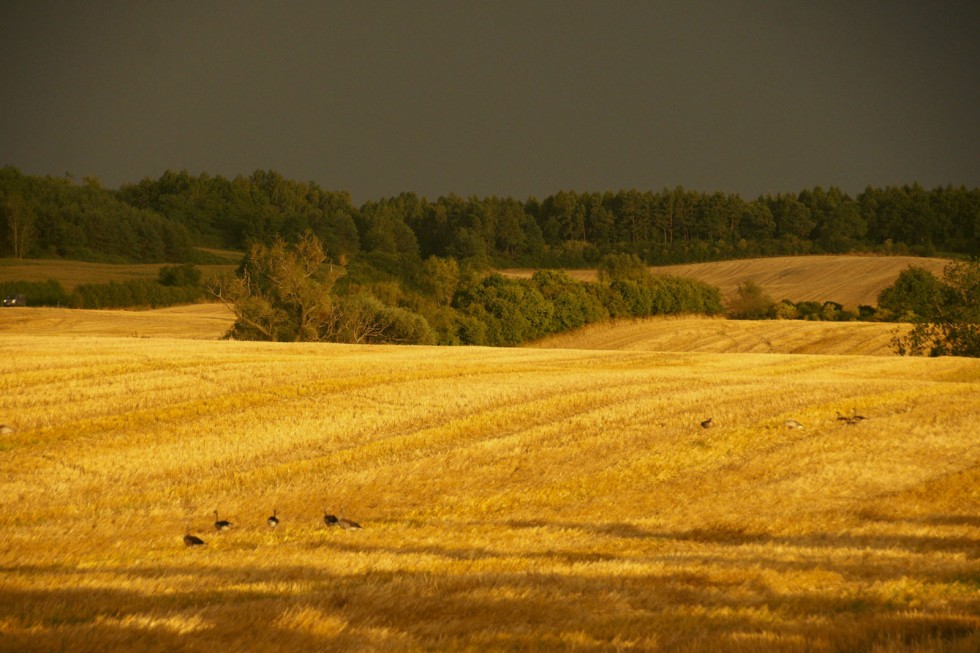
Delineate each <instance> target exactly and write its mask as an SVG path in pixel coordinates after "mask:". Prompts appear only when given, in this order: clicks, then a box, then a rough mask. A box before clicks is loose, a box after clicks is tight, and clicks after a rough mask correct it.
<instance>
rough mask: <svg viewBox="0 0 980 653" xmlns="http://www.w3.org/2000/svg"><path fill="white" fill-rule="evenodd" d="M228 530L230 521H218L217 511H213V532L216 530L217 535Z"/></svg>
mask: <svg viewBox="0 0 980 653" xmlns="http://www.w3.org/2000/svg"><path fill="white" fill-rule="evenodd" d="M230 529H231V522H230V521H225V520H224V519H218V511H217V510H215V511H214V530H216V531H218V532H219V533H221V532H224V531H227V530H230Z"/></svg>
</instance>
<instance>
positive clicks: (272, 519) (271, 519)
mask: <svg viewBox="0 0 980 653" xmlns="http://www.w3.org/2000/svg"><path fill="white" fill-rule="evenodd" d="M265 523H266V524H268V525H269V528H275V527H276V526H278V525H279V518H278V517H276V511H275V510H274V509H273V511H272V516H271V517H269V518H268V519H266V520H265Z"/></svg>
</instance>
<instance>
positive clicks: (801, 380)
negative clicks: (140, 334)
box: [0, 331, 980, 652]
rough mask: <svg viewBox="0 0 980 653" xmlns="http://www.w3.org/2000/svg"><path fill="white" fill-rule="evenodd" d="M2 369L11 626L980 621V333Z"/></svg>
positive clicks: (911, 627)
mask: <svg viewBox="0 0 980 653" xmlns="http://www.w3.org/2000/svg"><path fill="white" fill-rule="evenodd" d="M0 386H2V392H0V422H3V423H6V424H8V425H10V426H12V427H14V428H15V429H16V432H15V433H11V434H5V435H2V436H0V438H2V440H0V541H2V546H0V649H2V650H11V651H13V650H17V651H23V650H59V651H60V650H70V651H112V650H127V651H128V650H143V651H171V650H214V649H217V648H219V647H220V648H224V649H226V650H259V651H261V650H270V651H280V650H281V651H312V650H317V651H320V650H379V651H417V650H432V651H434V650H439V651H452V650H540V651H552V650H581V651H599V650H638V651H658V650H661V651H709V650H710V651H759V650H773V651H883V652H884V651H895V652H897V651H976V650H977V648H978V647H980V616H978V615H980V438H978V435H977V427H976V424H977V423H978V420H980V361H976V360H966V359H952V358H946V359H907V358H898V357H870V356H816V355H807V356H803V355H783V354H712V353H697V352H692V353H657V352H649V351H595V350H585V349H577V350H573V349H540V350H535V349H483V348H415V347H355V346H345V345H286V344H267V343H242V342H229V341H203V340H188V339H183V340H180V339H151V338H132V337H129V338H125V337H93V336H86V335H76V336H67V335H60V336H58V335H28V334H24V333H19V332H12V331H8V332H4V333H0ZM855 412H857V413H859V414H861V415H863V416H865V417H866V418H867V419H865V420H863V421H861V422H859V423H857V424H853V425H848V424H845V423H843V422H841V421H839V420H838V419H837V415H838V413H842V414H845V415H852V414H854V413H855ZM708 417H712V418H713V420H714V423H715V426H714V427H713V428H711V429H702V428H701V427H700V425H699V424H700V422H701V421H702V420H704V419H706V418H708ZM787 419H796V420H799V421H800V422H802V423H803V424H804V425H805V428H804V429H802V430H798V429H788V428H786V427H785V425H784V422H785V420H787ZM324 508H327V509H329V510H330V511H331V512H333V513H336V514H341V515H345V516H347V517H349V518H352V519H355V520H357V521H359V522H360V523H361V524H362V525H363V526H364V528H363V530H360V531H354V532H345V531H341V530H339V529H336V528H333V529H331V528H327V527H326V526H325V525H324V524H323V521H322V515H323V511H324ZM274 509H275V510H277V512H278V516H279V517H280V518H281V520H282V522H281V524H280V526H279V527H278V528H277V529H276V530H270V529H269V528H268V527H267V526H266V523H265V519H266V517H268V516H269V515H270V514H271V513H272V511H273V510H274ZM214 510H219V511H220V512H219V514H220V516H221V518H222V519H228V520H230V521H232V522H233V523H234V524H235V527H234V528H233V529H232V530H231V531H230V532H227V533H217V532H215V530H214V528H213V526H212V522H213V521H214V519H215V518H214V516H213V511H214ZM188 526H189V527H190V530H191V532H192V533H194V534H196V535H198V536H200V537H201V538H202V539H204V540H206V542H207V545H206V546H205V547H199V548H187V547H185V546H184V544H183V542H182V536H183V535H184V533H185V529H186V528H187V527H188Z"/></svg>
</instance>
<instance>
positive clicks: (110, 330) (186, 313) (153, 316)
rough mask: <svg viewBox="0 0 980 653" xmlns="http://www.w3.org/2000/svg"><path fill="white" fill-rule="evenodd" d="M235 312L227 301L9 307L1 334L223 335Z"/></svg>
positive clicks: (3, 315)
mask: <svg viewBox="0 0 980 653" xmlns="http://www.w3.org/2000/svg"><path fill="white" fill-rule="evenodd" d="M234 322H235V316H234V314H233V313H232V312H231V310H230V309H229V308H228V307H226V306H225V305H224V304H188V305H185V306H172V307H169V308H158V309H154V310H143V311H136V310H132V311H126V310H97V311H96V310H86V309H77V308H32V307H23V308H8V309H5V310H3V311H2V312H0V335H2V334H4V333H5V332H7V333H29V334H32V335H61V336H121V337H132V338H150V337H153V338H200V339H205V340H208V339H210V340H215V339H218V338H221V337H222V336H224V335H225V334H226V333H227V332H228V329H230V328H231V326H232V324H234Z"/></svg>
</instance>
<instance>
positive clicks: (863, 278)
mask: <svg viewBox="0 0 980 653" xmlns="http://www.w3.org/2000/svg"><path fill="white" fill-rule="evenodd" d="M946 263H947V261H946V260H944V259H937V258H918V257H913V256H785V257H776V258H761V259H746V260H739V261H720V262H717V263H695V264H689V265H669V266H662V267H654V268H651V270H652V271H653V272H654V273H655V274H673V275H677V276H685V277H693V278H695V279H698V280H700V281H704V282H705V283H709V284H711V285H713V286H718V287H719V288H721V291H722V295H723V296H725V297H729V296H731V295H733V294H734V292H735V289H736V288H737V287H738V285H739V284H740V283H743V282H745V281H754V282H756V283H757V284H759V285H760V286H762V288H763V290H765V291H766V292H767V293H768V294H769V295H770V296H771V297H772V298H773V299H774V300H775V301H779V300H781V299H789V300H792V301H794V302H801V301H819V302H825V301H834V302H838V303H840V304H843V305H844V306H847V307H850V308H854V307H856V306H859V305H861V304H866V305H869V306H874V305H875V304H877V302H878V293H880V292H881V291H882V290H883V289H884V288H886V287H887V286H890V285H891V284H892V283H894V282H895V279H896V278H897V277H898V275H899V274H900V273H901V272H902V270H905V269H906V268H908V267H909V266H910V265H911V266H915V267H921V268H925V269H927V270H929V271H931V272H933V273H934V274H935V275H936V276H938V277H942V272H943V267H944V266H945V265H946ZM505 273H506V274H509V275H511V276H523V277H529V276H531V274H532V271H530V270H508V271H505ZM571 274H572V276H573V277H575V278H577V279H579V280H582V281H591V280H594V279H595V277H596V273H595V271H594V270H576V271H573V272H572V273H571Z"/></svg>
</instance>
